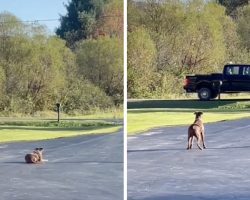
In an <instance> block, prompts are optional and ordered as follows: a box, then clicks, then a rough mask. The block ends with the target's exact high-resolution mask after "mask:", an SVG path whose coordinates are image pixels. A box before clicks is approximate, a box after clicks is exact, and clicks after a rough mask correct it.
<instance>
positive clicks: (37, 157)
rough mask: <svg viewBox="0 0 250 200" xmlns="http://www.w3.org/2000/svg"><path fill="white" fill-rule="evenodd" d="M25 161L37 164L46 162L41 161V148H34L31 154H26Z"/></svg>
mask: <svg viewBox="0 0 250 200" xmlns="http://www.w3.org/2000/svg"><path fill="white" fill-rule="evenodd" d="M25 161H26V163H33V164H38V163H42V162H44V161H48V160H44V159H43V148H35V149H34V151H33V152H32V153H29V154H26V156H25Z"/></svg>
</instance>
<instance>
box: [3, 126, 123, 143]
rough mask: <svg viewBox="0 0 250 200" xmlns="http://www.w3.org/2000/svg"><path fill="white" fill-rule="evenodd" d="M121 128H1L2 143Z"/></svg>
mask: <svg viewBox="0 0 250 200" xmlns="http://www.w3.org/2000/svg"><path fill="white" fill-rule="evenodd" d="M120 128H121V126H111V127H101V128H100V127H91V128H89V129H86V128H85V129H84V128H60V129H58V128H46V127H30V126H24V127H20V126H1V127H0V129H1V130H0V142H15V141H35V140H47V139H55V138H61V137H72V136H78V135H87V134H107V133H113V132H116V131H118V130H119V129H120Z"/></svg>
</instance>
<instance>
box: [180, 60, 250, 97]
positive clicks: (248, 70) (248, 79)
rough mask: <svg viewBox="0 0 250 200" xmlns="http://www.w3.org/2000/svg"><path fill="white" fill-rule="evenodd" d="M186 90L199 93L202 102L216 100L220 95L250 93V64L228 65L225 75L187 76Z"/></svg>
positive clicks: (224, 71) (224, 70) (225, 68)
mask: <svg viewBox="0 0 250 200" xmlns="http://www.w3.org/2000/svg"><path fill="white" fill-rule="evenodd" d="M184 89H185V90H186V92H187V93H197V94H198V97H199V99H200V100H210V99H214V98H216V97H217V96H218V94H220V93H239V92H250V64H228V65H225V66H224V69H223V73H222V74H219V73H214V74H208V75H193V76H186V79H185V85H184Z"/></svg>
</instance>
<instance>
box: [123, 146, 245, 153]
mask: <svg viewBox="0 0 250 200" xmlns="http://www.w3.org/2000/svg"><path fill="white" fill-rule="evenodd" d="M248 148H250V145H247V146H228V147H207V148H206V149H204V151H206V150H225V149H248ZM192 149H193V150H198V149H196V148H192ZM183 150H186V148H165V149H131V150H128V151H127V152H128V153H136V152H138V153H140V152H161V151H163V152H164V151H183ZM189 151H190V150H189Z"/></svg>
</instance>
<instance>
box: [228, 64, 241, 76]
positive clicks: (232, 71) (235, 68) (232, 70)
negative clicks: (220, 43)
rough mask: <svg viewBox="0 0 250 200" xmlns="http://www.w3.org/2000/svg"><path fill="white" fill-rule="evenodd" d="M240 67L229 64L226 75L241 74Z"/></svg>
mask: <svg viewBox="0 0 250 200" xmlns="http://www.w3.org/2000/svg"><path fill="white" fill-rule="evenodd" d="M239 72H240V67H239V66H229V67H227V69H226V75H239Z"/></svg>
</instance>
